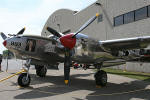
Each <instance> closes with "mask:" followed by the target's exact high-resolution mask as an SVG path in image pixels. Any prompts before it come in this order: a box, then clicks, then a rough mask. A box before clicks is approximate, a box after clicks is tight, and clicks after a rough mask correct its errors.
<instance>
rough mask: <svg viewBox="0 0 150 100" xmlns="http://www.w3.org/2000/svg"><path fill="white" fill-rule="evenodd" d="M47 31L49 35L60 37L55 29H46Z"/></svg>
mask: <svg viewBox="0 0 150 100" xmlns="http://www.w3.org/2000/svg"><path fill="white" fill-rule="evenodd" d="M47 30H48V31H49V32H50V33H52V34H53V35H54V36H57V37H59V38H60V37H62V35H61V34H60V33H59V32H57V31H56V30H55V29H53V28H51V27H47Z"/></svg>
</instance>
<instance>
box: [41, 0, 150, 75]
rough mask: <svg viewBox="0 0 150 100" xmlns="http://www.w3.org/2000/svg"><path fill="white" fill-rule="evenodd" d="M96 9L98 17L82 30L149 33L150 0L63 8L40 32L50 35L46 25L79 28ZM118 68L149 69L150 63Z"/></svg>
mask: <svg viewBox="0 0 150 100" xmlns="http://www.w3.org/2000/svg"><path fill="white" fill-rule="evenodd" d="M97 12H98V13H100V14H101V15H100V16H99V18H98V19H97V20H96V21H94V22H93V23H92V24H91V25H90V26H88V28H86V29H85V30H83V31H82V33H84V34H87V35H89V36H90V37H93V38H96V39H99V40H110V39H120V38H129V37H137V36H147V35H149V36H150V0H97V1H96V2H95V3H93V4H91V5H90V6H88V7H87V8H85V9H83V10H81V11H73V10H69V9H60V10H57V11H55V12H54V13H53V14H52V15H50V17H49V18H48V20H47V22H46V24H45V26H44V28H43V30H42V33H41V35H42V36H48V35H50V33H49V32H48V31H47V30H46V27H47V26H50V27H52V28H54V29H56V30H57V31H59V32H61V33H64V34H67V33H70V32H76V31H77V30H78V29H79V28H80V27H81V25H83V24H84V23H85V22H86V21H87V20H88V19H89V18H91V17H92V16H93V15H95V14H96V13H97ZM117 68H123V69H124V68H126V69H128V70H135V71H142V72H150V64H146V63H143V64H141V63H127V65H126V66H125V65H121V66H117Z"/></svg>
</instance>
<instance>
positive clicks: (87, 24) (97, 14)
mask: <svg viewBox="0 0 150 100" xmlns="http://www.w3.org/2000/svg"><path fill="white" fill-rule="evenodd" d="M99 15H100V14H99V13H96V15H95V16H93V17H92V18H90V19H89V20H88V21H87V22H86V23H85V24H84V25H82V27H81V28H80V29H79V30H78V31H77V32H76V33H75V35H74V36H73V37H72V38H74V37H75V36H76V35H77V34H78V33H80V32H81V31H83V30H84V29H85V28H86V27H88V26H89V25H90V24H91V23H92V22H94V21H95V19H96V18H97V17H98V16H99Z"/></svg>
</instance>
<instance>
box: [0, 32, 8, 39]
mask: <svg viewBox="0 0 150 100" xmlns="http://www.w3.org/2000/svg"><path fill="white" fill-rule="evenodd" d="M0 34H1V37H2V38H3V40H5V39H6V38H7V36H6V35H5V34H4V33H3V32H1V33H0Z"/></svg>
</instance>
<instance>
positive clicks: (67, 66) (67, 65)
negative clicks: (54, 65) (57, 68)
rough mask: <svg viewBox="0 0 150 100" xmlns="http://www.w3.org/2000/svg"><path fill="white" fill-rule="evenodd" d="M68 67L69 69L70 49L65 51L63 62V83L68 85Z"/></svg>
mask: <svg viewBox="0 0 150 100" xmlns="http://www.w3.org/2000/svg"><path fill="white" fill-rule="evenodd" d="M70 67H71V52H70V49H67V48H66V50H65V61H64V82H65V84H68V83H69V77H70Z"/></svg>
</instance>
